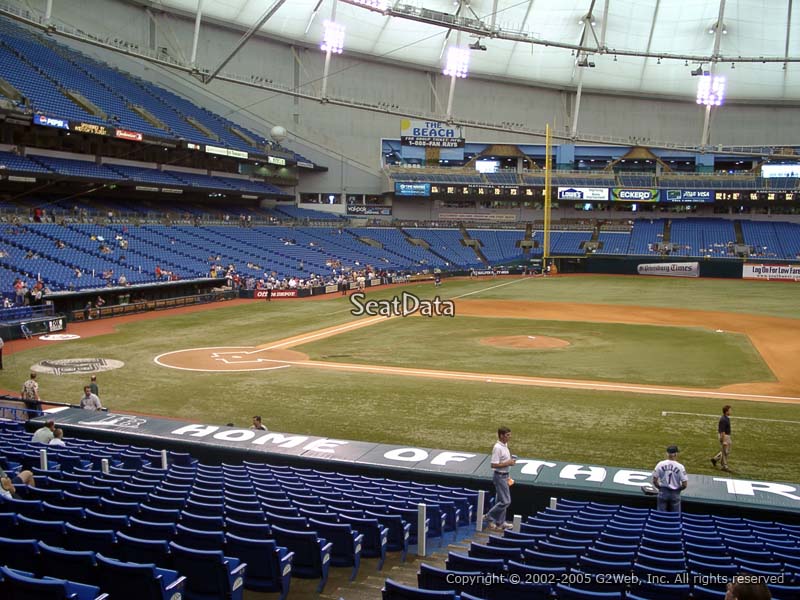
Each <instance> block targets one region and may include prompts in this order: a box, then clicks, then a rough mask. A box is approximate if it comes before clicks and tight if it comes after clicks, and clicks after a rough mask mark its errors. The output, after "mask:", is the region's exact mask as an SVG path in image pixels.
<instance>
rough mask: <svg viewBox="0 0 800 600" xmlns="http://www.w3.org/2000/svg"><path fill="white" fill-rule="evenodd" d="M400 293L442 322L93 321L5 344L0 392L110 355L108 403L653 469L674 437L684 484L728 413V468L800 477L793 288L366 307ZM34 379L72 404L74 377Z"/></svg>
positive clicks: (341, 315)
mask: <svg viewBox="0 0 800 600" xmlns="http://www.w3.org/2000/svg"><path fill="white" fill-rule="evenodd" d="M403 291H405V292H408V293H412V294H414V295H415V296H416V297H418V298H420V299H423V300H426V299H433V298H434V296H435V295H437V294H438V295H440V296H441V298H442V299H451V300H453V307H454V311H455V316H454V317H448V316H440V317H425V316H419V315H411V316H406V317H392V318H386V317H383V316H377V317H370V316H360V317H355V316H353V315H352V314H351V311H352V310H353V308H354V306H353V305H352V303H351V301H350V300H349V299H348V298H344V297H341V296H338V295H337V296H329V297H324V298H315V299H311V300H282V301H273V302H270V303H267V302H265V301H256V300H253V301H235V302H230V303H218V304H215V305H213V306H210V307H205V308H203V309H201V310H193V311H182V312H178V311H174V312H173V311H170V312H163V313H150V314H148V315H146V318H142V317H123V318H119V319H113V320H102V321H92V322H88V323H80V324H74V325H71V326H70V327H69V329H68V333H74V334H77V335H80V336H81V338H80V339H75V340H68V341H58V342H37V343H31V342H27V341H18V342H14V344H13V347H12V348H11V350H13V353H11V354H9V353H8V352H6V355H5V369H4V370H3V371H1V372H0V387H2V388H3V389H5V390H8V391H11V392H14V393H18V392H19V389H20V387H21V385H22V382H23V381H24V380H25V379H26V378H27V375H28V373H29V370H30V369H31V367H32V366H33V365H35V364H37V363H39V362H40V361H50V360H56V359H65V358H103V359H113V360H116V361H121V362H123V363H124V366H123V367H121V368H118V369H114V370H109V371H104V372H101V373H99V374H98V383H99V386H100V397H101V399H102V401H103V403H104V405H106V406H108V407H110V408H111V409H112V410H115V411H121V412H126V411H130V412H138V413H145V414H157V415H165V416H173V417H176V418H181V419H189V420H195V421H198V422H207V423H216V424H223V425H224V424H226V423H229V422H232V423H235V424H236V425H239V426H249V424H250V417H251V416H252V415H255V414H259V415H262V416H263V418H264V422H265V424H266V425H267V426H268V427H269V428H270V429H273V430H278V431H284V432H295V433H306V434H311V435H319V436H328V437H336V438H344V439H355V440H367V441H375V442H384V443H390V444H408V445H414V446H423V447H435V448H446V449H453V450H468V451H479V452H488V451H489V449H490V448H491V445H492V443H493V442H494V439H495V437H496V436H495V430H496V429H497V427H498V426H499V425H503V424H505V425H508V426H510V427H511V428H512V430H513V438H512V443H511V445H512V448H513V451H514V452H515V453H516V454H519V455H521V456H525V457H532V458H542V459H551V460H563V461H576V462H580V463H591V464H602V465H614V466H622V467H632V468H649V467H651V466H652V465H653V464H655V462H656V461H658V460H659V459H660V458H662V456H663V450H664V447H665V446H667V445H668V444H672V443H676V444H678V445H679V446H680V447H681V450H682V454H681V460H682V461H683V462H684V463H685V464H686V466H687V468H688V470H689V471H690V472H693V473H711V472H713V470H714V469H713V467H712V465H711V463H710V461H709V458H710V457H711V456H712V455H713V454H714V453H715V452H716V451H717V449H718V444H717V441H716V426H717V419H718V418H719V414H720V412H721V407H722V406H723V405H724V404H731V405H732V406H733V409H732V411H731V418H732V423H733V450H732V454H731V467H732V469H733V471H734V475H736V476H739V477H743V478H750V479H766V480H783V481H791V482H798V481H800V465H798V464H797V461H796V460H795V456H796V453H797V449H796V443H797V440H798V439H799V437H798V426H800V368H798V367H797V366H796V363H797V362H798V359H800V302H799V301H798V300H799V299H800V294H798V288H797V285H796V284H793V283H774V282H754V281H734V280H704V279H699V280H686V279H669V278H647V279H646V278H636V277H612V276H558V277H554V278H548V279H543V278H497V279H491V278H485V279H479V280H478V279H471V280H466V279H465V280H446V281H445V282H444V285H443V286H442V287H441V288H434V287H433V285H432V284H429V283H419V284H411V285H406V286H402V287H400V286H397V287H391V288H384V289H380V290H377V291H372V292H369V293H368V294H367V296H366V298H367V299H369V300H390V299H392V298H393V297H394V296H397V295H399V294H401V292H403ZM377 304H380V303H377ZM7 349H8V346H7ZM38 380H39V382H40V392H41V396H42V398H43V399H44V400H51V401H61V402H73V403H78V402H79V400H80V397H81V395H82V393H83V391H82V390H83V385H84V384H85V383H87V382H88V375H85V374H80V373H77V374H64V375H54V374H48V373H42V374H40V375H39V376H38Z"/></svg>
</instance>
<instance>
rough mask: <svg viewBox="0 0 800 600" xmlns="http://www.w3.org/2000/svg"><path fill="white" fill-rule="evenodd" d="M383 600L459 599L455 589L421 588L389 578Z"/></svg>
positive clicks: (384, 589)
mask: <svg viewBox="0 0 800 600" xmlns="http://www.w3.org/2000/svg"><path fill="white" fill-rule="evenodd" d="M381 593H382V594H383V600H457V598H458V597H457V596H456V593H455V592H454V591H449V592H448V591H440V590H420V589H418V588H414V587H410V586H407V585H402V584H400V583H397V582H396V581H394V580H392V579H387V580H386V582H385V583H384V585H383V590H381Z"/></svg>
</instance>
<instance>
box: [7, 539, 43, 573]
mask: <svg viewBox="0 0 800 600" xmlns="http://www.w3.org/2000/svg"><path fill="white" fill-rule="evenodd" d="M38 562H39V545H38V543H37V542H36V540H33V539H14V538H5V537H0V565H6V566H8V567H10V568H12V569H20V570H22V571H31V572H33V571H34V570H35V569H36V566H37V564H38Z"/></svg>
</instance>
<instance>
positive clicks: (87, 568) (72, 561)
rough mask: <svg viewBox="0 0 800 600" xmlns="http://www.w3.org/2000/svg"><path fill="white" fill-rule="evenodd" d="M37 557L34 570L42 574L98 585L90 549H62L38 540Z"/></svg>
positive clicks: (92, 553) (95, 563) (95, 565)
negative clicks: (37, 560)
mask: <svg viewBox="0 0 800 600" xmlns="http://www.w3.org/2000/svg"><path fill="white" fill-rule="evenodd" d="M39 559H40V562H39V566H38V568H37V569H36V572H37V573H39V574H41V575H42V576H45V575H46V576H48V577H57V578H59V579H69V580H70V581H75V582H78V583H85V584H87V585H98V583H97V575H98V573H97V561H96V560H95V555H94V552H92V551H91V550H64V549H63V548H57V547H54V546H49V545H48V544H45V543H44V542H41V541H40V542H39ZM105 591H107V590H105Z"/></svg>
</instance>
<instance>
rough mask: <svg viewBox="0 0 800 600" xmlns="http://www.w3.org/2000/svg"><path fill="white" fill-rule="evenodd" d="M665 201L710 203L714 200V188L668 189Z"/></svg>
mask: <svg viewBox="0 0 800 600" xmlns="http://www.w3.org/2000/svg"><path fill="white" fill-rule="evenodd" d="M664 201H665V202H693V203H695V204H705V203H710V202H714V190H667V197H666V200H664Z"/></svg>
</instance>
